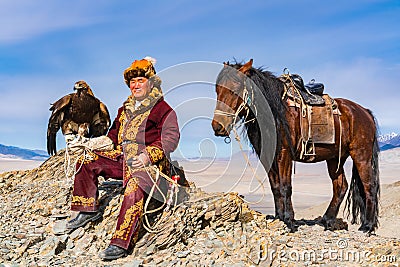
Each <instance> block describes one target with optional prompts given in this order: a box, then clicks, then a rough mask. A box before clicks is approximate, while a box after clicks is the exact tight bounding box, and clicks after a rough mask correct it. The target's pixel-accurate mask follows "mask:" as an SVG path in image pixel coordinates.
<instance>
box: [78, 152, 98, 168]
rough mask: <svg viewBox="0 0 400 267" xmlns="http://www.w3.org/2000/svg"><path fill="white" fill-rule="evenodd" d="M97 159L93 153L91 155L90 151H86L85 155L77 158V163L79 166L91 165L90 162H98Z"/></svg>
mask: <svg viewBox="0 0 400 267" xmlns="http://www.w3.org/2000/svg"><path fill="white" fill-rule="evenodd" d="M98 159H99V156H97V155H96V154H95V153H93V152H92V151H90V150H87V151H86V153H85V154H83V155H81V156H80V157H79V158H78V163H79V164H85V165H86V164H89V163H91V162H93V161H96V160H98Z"/></svg>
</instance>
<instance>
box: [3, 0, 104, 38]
mask: <svg viewBox="0 0 400 267" xmlns="http://www.w3.org/2000/svg"><path fill="white" fill-rule="evenodd" d="M101 2H102V1H96V4H94V3H93V2H91V1H79V0H72V1H62V0H61V1H60V0H54V1H46V0H37V1H30V0H18V1H13V0H2V1H1V2H0V25H3V26H2V27H0V43H14V42H18V41H22V40H26V39H30V38H32V37H35V36H38V35H42V34H45V33H48V32H52V31H57V30H61V29H68V28H72V27H84V26H86V25H90V24H94V23H98V22H100V21H102V19H103V18H102V17H101V16H99V15H95V14H96V11H98V9H99V8H101V7H102V6H103V5H102V3H101Z"/></svg>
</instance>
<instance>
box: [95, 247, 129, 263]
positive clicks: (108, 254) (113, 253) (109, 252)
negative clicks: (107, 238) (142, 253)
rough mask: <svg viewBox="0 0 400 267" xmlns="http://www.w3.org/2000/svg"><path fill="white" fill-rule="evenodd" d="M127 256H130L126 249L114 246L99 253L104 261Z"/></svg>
mask: <svg viewBox="0 0 400 267" xmlns="http://www.w3.org/2000/svg"><path fill="white" fill-rule="evenodd" d="M126 255H128V252H127V250H126V249H123V248H121V247H118V246H114V245H109V246H108V248H106V249H105V250H103V251H102V252H100V253H99V257H100V259H102V260H116V259H119V258H121V257H126Z"/></svg>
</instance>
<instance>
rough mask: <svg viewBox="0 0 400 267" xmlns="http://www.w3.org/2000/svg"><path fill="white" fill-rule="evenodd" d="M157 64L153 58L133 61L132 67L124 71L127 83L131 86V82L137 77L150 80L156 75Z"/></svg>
mask: <svg viewBox="0 0 400 267" xmlns="http://www.w3.org/2000/svg"><path fill="white" fill-rule="evenodd" d="M155 63H156V60H155V59H154V58H151V57H145V58H144V59H140V60H135V61H133V62H132V64H131V66H130V67H129V68H127V69H126V70H125V71H124V79H125V83H126V84H127V85H128V86H129V81H130V80H131V79H132V78H136V77H146V78H147V79H150V78H151V77H153V76H154V75H155V74H156V70H155V69H154V64H155Z"/></svg>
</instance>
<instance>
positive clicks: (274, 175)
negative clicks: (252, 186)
mask: <svg viewBox="0 0 400 267" xmlns="http://www.w3.org/2000/svg"><path fill="white" fill-rule="evenodd" d="M274 164H275V162H274ZM268 178H269V184H270V186H271V191H272V194H273V196H274V204H275V218H277V219H279V220H281V221H283V212H284V206H283V198H282V194H281V189H280V188H281V186H280V181H279V173H278V170H277V168H276V167H274V166H272V168H271V169H270V171H269V173H268Z"/></svg>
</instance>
